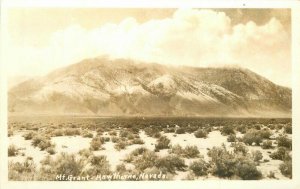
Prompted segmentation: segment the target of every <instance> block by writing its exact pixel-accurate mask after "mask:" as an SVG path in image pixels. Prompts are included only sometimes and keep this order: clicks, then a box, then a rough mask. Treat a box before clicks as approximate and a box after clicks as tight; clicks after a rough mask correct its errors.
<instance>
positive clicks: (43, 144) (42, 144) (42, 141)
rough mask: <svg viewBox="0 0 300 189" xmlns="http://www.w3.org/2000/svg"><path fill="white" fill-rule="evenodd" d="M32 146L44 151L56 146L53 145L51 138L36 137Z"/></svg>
mask: <svg viewBox="0 0 300 189" xmlns="http://www.w3.org/2000/svg"><path fill="white" fill-rule="evenodd" d="M32 145H33V146H34V147H39V148H40V149H41V150H42V151H43V150H45V149H47V148H49V147H51V146H52V147H53V146H54V144H52V143H51V141H50V139H49V137H46V136H43V135H41V136H39V135H36V136H35V137H34V138H33V139H32Z"/></svg>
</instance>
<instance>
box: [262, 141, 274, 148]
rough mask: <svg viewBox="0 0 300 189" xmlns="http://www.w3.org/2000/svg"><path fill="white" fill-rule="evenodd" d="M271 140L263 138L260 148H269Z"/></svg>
mask: <svg viewBox="0 0 300 189" xmlns="http://www.w3.org/2000/svg"><path fill="white" fill-rule="evenodd" d="M272 143H273V142H272V141H271V140H265V141H263V143H262V145H261V148H262V149H271V148H272Z"/></svg>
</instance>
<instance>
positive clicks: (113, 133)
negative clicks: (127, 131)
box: [109, 131, 117, 136]
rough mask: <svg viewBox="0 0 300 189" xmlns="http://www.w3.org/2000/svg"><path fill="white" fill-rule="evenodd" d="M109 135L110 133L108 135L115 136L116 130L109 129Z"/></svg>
mask: <svg viewBox="0 0 300 189" xmlns="http://www.w3.org/2000/svg"><path fill="white" fill-rule="evenodd" d="M109 135H110V136H117V132H116V131H110V132H109Z"/></svg>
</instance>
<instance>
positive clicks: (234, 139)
mask: <svg viewBox="0 0 300 189" xmlns="http://www.w3.org/2000/svg"><path fill="white" fill-rule="evenodd" d="M235 141H236V135H235V134H230V135H228V137H227V142H235Z"/></svg>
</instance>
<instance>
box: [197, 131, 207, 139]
mask: <svg viewBox="0 0 300 189" xmlns="http://www.w3.org/2000/svg"><path fill="white" fill-rule="evenodd" d="M194 135H195V137H196V138H206V137H207V132H206V131H205V130H203V129H198V130H197V131H196V132H195V133H194Z"/></svg>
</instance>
